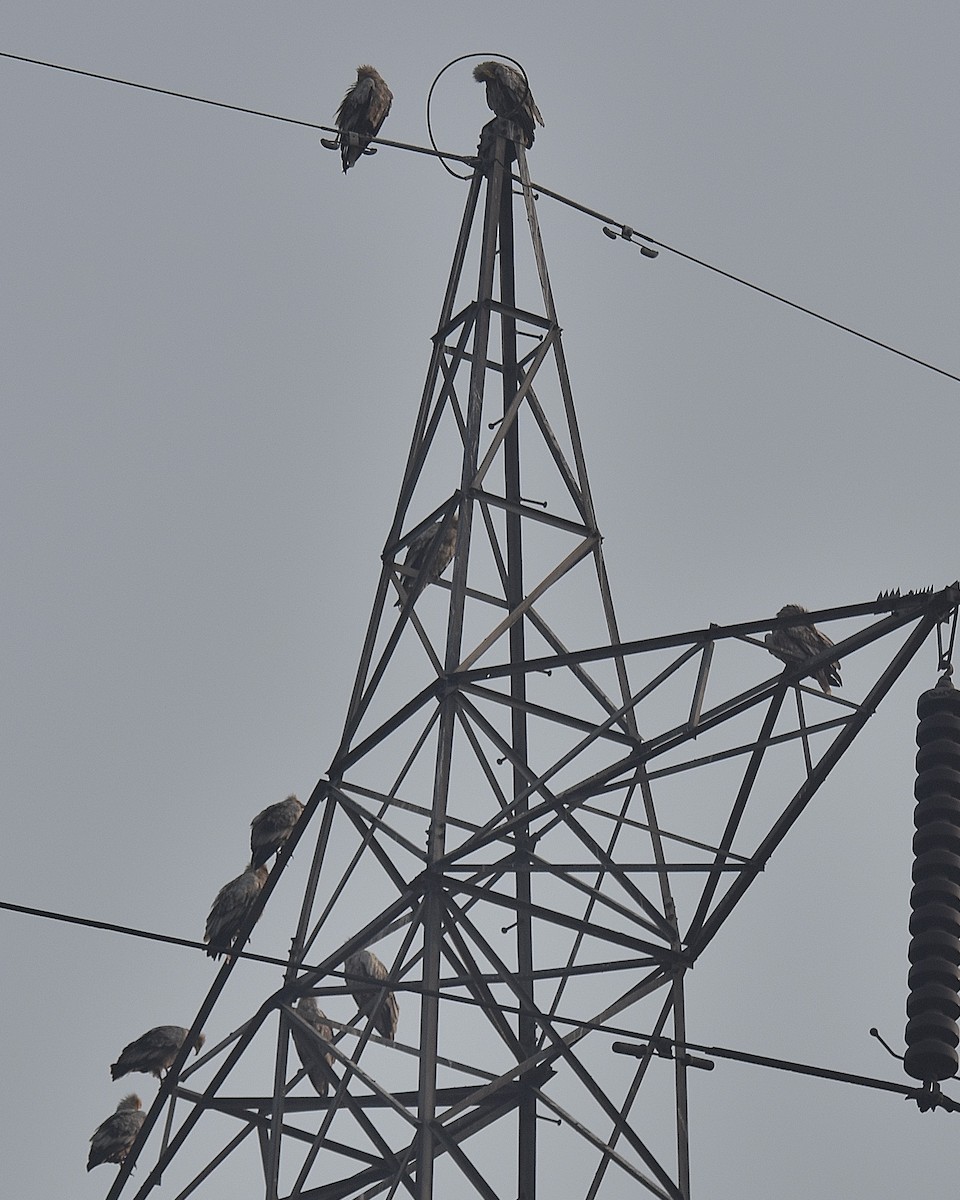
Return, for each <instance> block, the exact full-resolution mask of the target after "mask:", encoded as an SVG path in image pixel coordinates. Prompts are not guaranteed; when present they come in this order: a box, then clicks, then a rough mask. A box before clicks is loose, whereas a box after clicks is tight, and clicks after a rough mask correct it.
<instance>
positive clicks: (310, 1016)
mask: <svg viewBox="0 0 960 1200" xmlns="http://www.w3.org/2000/svg"><path fill="white" fill-rule="evenodd" d="M294 1011H295V1012H296V1014H297V1016H298V1017H302V1018H303V1020H304V1021H306V1023H307V1024H308V1025H309V1026H310V1027H311V1029H314V1030H315V1031H316V1032H317V1034H318V1036H319V1037H322V1038H323V1039H324V1041H327V1042H329V1041H330V1040H331V1039H332V1038H333V1030H332V1029H331V1028H330V1026H329V1025H328V1024H327V1016H326V1013H325V1012H324V1011H323V1010H322V1009H321V1008H320V1007H319V1005H318V1004H317V1002H316V1000H315V999H314V998H313V996H301V997H300V999H299V1000H298V1001H297V1007H296V1009H295V1010H294ZM290 1032H291V1034H292V1035H293V1044H294V1045H295V1046H296V1048H297V1055H298V1056H299V1058H300V1062H301V1063H302V1064H303V1066H304V1069H305V1070H306V1072H307V1076H308V1078H309V1079H310V1082H311V1083H312V1084H313V1087H314V1091H315V1092H316V1093H317V1095H318V1096H325V1095H326V1094H327V1092H328V1090H329V1088H330V1079H329V1076H327V1074H326V1073H325V1072H324V1070H323V1067H322V1066H321V1065H320V1064H321V1063H326V1064H327V1066H330V1067H332V1066H333V1063H334V1059H335V1055H333V1054H332V1053H331V1052H330V1051H329V1050H325V1049H324V1047H323V1045H322V1044H321V1043H320V1042H318V1041H317V1039H316V1038H315V1037H313V1035H312V1034H310V1033H308V1032H307V1030H306V1029H304V1028H303V1027H302V1026H300V1025H298V1024H297V1023H296V1022H295V1021H291V1022H290Z"/></svg>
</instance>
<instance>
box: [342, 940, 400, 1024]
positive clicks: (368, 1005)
mask: <svg viewBox="0 0 960 1200" xmlns="http://www.w3.org/2000/svg"><path fill="white" fill-rule="evenodd" d="M343 971H344V974H345V975H346V977H347V988H348V990H349V992H350V995H351V996H352V997H353V999H354V1002H355V1003H356V1005H357V1008H359V1009H360V1011H361V1012H362V1013H370V1012H373V1011H374V1010H376V1017H375V1018H374V1028H375V1029H376V1030H377V1032H378V1033H380V1034H382V1035H383V1036H384V1037H385V1038H386V1039H387V1041H388V1042H392V1041H393V1039H394V1037H395V1036H396V1033H397V1023H398V1022H399V1020H400V1005H399V1004H398V1003H397V997H396V996H395V995H394V993H393V992H392V991H387V990H386V989H385V987H384V984H385V983H386V981H387V968H386V967H385V966H384V965H383V963H382V962H381V961H380V959H379V958H377V956H376V955H375V954H374V953H373V951H372V950H358V951H357V952H356V953H355V954H351V955H350V957H349V958H348V959H347V961H346V962H345V963H344V964H343ZM381 997H382V998H383V999H382V1001H381Z"/></svg>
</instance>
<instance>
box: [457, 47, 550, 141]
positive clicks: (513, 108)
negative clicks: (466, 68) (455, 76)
mask: <svg viewBox="0 0 960 1200" xmlns="http://www.w3.org/2000/svg"><path fill="white" fill-rule="evenodd" d="M473 77H474V79H475V80H476V81H477V83H484V84H486V86H487V107H488V108H489V109H490V111H491V112H494V113H496V115H497V116H498V117H503V118H504V119H505V120H507V121H513V122H514V124H516V125H519V126H520V128H521V129H522V130H523V143H524V145H525V146H527V147H530V146H532V145H533V135H534V130H535V129H536V125H534V122H536V124H537V125H542V124H543V117H541V116H540V109H539V108H537V105H536V103H535V101H534V99H533V93H532V92H531V91H530V85H529V84H528V83H527V81H526V79H524V77H523V76H522V75H521V74H520V72H519V71H515V70H514V69H513V67H508V66H507V64H506V63H502V62H493V61H491V62H482V63H480V64H478V65H477V66H476V67H474V68H473Z"/></svg>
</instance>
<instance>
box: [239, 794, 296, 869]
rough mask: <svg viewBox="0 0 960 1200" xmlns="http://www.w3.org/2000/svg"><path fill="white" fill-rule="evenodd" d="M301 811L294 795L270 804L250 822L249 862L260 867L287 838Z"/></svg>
mask: <svg viewBox="0 0 960 1200" xmlns="http://www.w3.org/2000/svg"><path fill="white" fill-rule="evenodd" d="M302 813H303V805H302V804H301V803H300V801H299V800H298V799H297V798H296V796H288V797H287V798H286V800H280V801H279V802H278V803H277V804H271V805H270V806H269V808H265V809H264V810H263V812H260V813H257V815H256V816H255V817H254V818H253V820H252V821H251V822H250V864H251V866H254V867H262V866H263V864H264V863H265V862H266V861H267V859H268V858H270V856H271V855H273V854H276V853H277V851H278V850H279V849H280V847H281V846H282V845H283V843H284V842H285V841H286V840H287V838H288V837H289V836H290V834H291V833H293V828H294V826H295V825H296V823H297V822H298V821H299V820H300V817H301V815H302Z"/></svg>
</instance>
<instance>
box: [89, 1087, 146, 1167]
mask: <svg viewBox="0 0 960 1200" xmlns="http://www.w3.org/2000/svg"><path fill="white" fill-rule="evenodd" d="M142 1107H143V1105H142V1104H141V1103H140V1097H139V1096H135V1095H133V1094H132V1093H131V1095H129V1096H124V1098H123V1099H122V1100H121V1101H120V1103H119V1104H118V1105H117V1111H116V1112H115V1113H114V1114H113V1115H112V1116H110V1117H107V1119H106V1120H105V1121H104V1123H103V1124H102V1125H101V1126H100V1127H99V1128H98V1129H97V1130H95V1132H94V1134H93V1137H92V1138H91V1139H90V1155H89V1157H88V1158H87V1170H88V1171H92V1170H93V1168H94V1167H99V1166H100V1164H101V1163H122V1162H123V1160H124V1159H125V1158H126V1157H127V1152H128V1151H129V1149H130V1147H131V1146H132V1145H133V1142H134V1139H135V1138H136V1136H137V1134H138V1132H139V1131H140V1126H141V1125H142V1124H143V1118H144V1116H145V1115H146V1114H145V1113H142V1112H141V1111H140V1109H141V1108H142Z"/></svg>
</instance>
